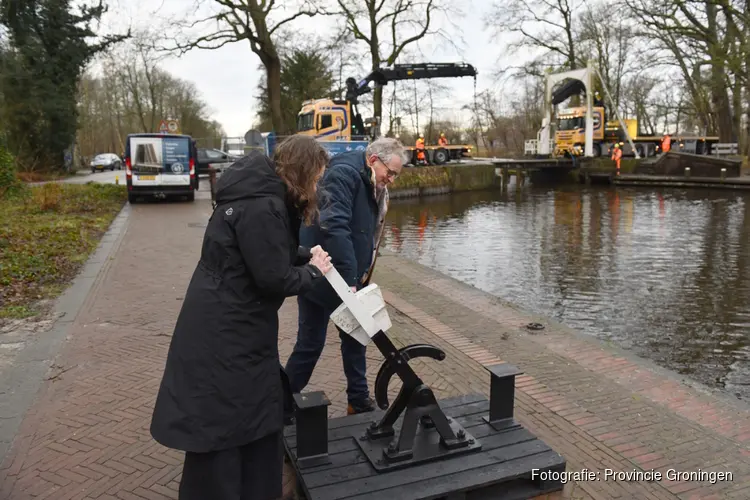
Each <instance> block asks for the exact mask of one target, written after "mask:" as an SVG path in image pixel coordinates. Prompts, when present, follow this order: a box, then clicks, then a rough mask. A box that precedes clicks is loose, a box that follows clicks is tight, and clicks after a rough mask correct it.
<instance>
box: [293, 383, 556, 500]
mask: <svg viewBox="0 0 750 500" xmlns="http://www.w3.org/2000/svg"><path fill="white" fill-rule="evenodd" d="M510 404H511V405H512V398H511V400H510ZM440 406H441V407H442V408H443V411H444V412H445V414H446V415H447V416H449V417H452V418H454V419H455V420H456V421H457V422H458V423H459V424H461V425H462V426H463V427H464V428H465V429H466V432H468V433H469V434H471V435H472V436H473V437H475V438H476V439H477V440H478V441H479V442H480V443H481V450H479V451H476V452H470V453H467V454H464V455H458V456H455V457H450V458H446V459H443V460H439V461H434V462H429V463H425V464H419V465H414V466H412V467H409V468H405V469H397V470H388V471H381V472H378V471H376V470H375V468H374V467H373V466H372V465H371V463H370V461H369V460H368V459H367V457H366V456H365V455H364V454H363V452H362V451H361V447H360V446H359V445H358V443H357V441H356V439H357V438H358V437H359V436H361V435H363V434H364V433H365V429H366V428H367V426H368V425H369V424H370V423H371V422H372V421H374V420H377V419H379V418H381V417H382V415H383V413H384V412H383V411H381V410H378V411H375V412H372V413H366V414H360V415H352V416H347V417H340V418H336V419H330V420H328V429H329V431H328V457H327V458H326V460H325V461H328V462H329V463H326V464H322V465H312V466H311V465H308V466H307V467H305V466H304V465H303V466H302V467H300V465H299V463H298V462H297V460H296V457H297V455H296V452H297V437H296V428H295V426H294V425H291V426H287V427H286V428H285V430H284V443H285V447H286V452H287V454H288V456H289V457H290V459H291V460H290V461H291V462H292V464H293V466H294V468H295V470H296V472H297V478H298V483H299V485H300V488H301V489H302V491H303V492H304V494H305V495H306V497H307V499H308V500H337V499H357V500H375V499H387V500H428V499H433V500H437V499H445V500H454V499H455V500H459V499H461V500H490V499H493V500H495V499H508V500H514V499H527V498H533V497H535V496H538V495H542V494H545V493H551V492H555V491H561V490H562V488H563V484H562V482H561V481H539V480H538V478H537V479H536V480H532V470H539V471H564V470H565V465H566V464H565V459H564V458H563V457H562V456H561V455H560V454H558V453H557V452H555V451H554V450H552V449H551V448H550V447H549V446H547V445H546V444H545V443H544V442H542V441H541V440H539V439H538V438H536V436H534V435H533V434H531V433H530V432H529V431H528V430H526V429H525V428H524V427H523V426H521V425H520V424H519V423H517V422H516V421H515V420H514V419H512V418H509V419H507V420H505V421H501V422H499V423H498V422H496V423H495V424H494V425H493V426H491V425H490V424H488V423H487V418H486V417H487V416H488V414H489V410H490V404H489V401H488V400H487V399H486V398H485V397H484V396H481V395H468V396H461V397H457V398H451V399H445V400H442V401H440ZM398 425H400V421H399V424H398ZM398 430H399V429H396V432H398Z"/></svg>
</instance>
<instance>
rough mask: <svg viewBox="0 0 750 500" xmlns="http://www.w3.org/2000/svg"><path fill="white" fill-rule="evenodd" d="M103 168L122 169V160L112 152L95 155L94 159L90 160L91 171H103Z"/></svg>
mask: <svg viewBox="0 0 750 500" xmlns="http://www.w3.org/2000/svg"><path fill="white" fill-rule="evenodd" d="M105 169H109V170H114V169H117V170H122V160H121V159H120V157H119V156H117V155H116V154H114V153H103V154H100V155H96V156H95V157H94V159H93V160H91V172H92V173H93V172H96V171H97V170H101V171H102V172H103V171H104V170H105Z"/></svg>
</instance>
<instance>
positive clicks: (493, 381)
mask: <svg viewBox="0 0 750 500" xmlns="http://www.w3.org/2000/svg"><path fill="white" fill-rule="evenodd" d="M485 368H486V369H487V371H489V372H490V414H489V416H488V417H484V421H485V422H487V423H488V424H490V425H492V426H493V427H494V428H496V429H497V428H498V427H504V426H505V425H506V424H507V423H510V422H511V421H512V420H513V409H514V406H515V387H516V375H521V374H522V373H523V372H522V371H521V370H519V369H518V367H516V366H513V365H511V364H509V363H500V364H498V365H492V366H487V367H485Z"/></svg>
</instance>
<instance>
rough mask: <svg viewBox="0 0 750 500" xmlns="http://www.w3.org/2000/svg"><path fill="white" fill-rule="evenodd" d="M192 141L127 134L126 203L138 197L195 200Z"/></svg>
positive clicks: (177, 137) (167, 135) (193, 149)
mask: <svg viewBox="0 0 750 500" xmlns="http://www.w3.org/2000/svg"><path fill="white" fill-rule="evenodd" d="M195 155H196V151H195V147H194V145H193V140H192V137H190V136H189V135H175V134H131V135H128V138H127V141H126V144H125V178H126V179H127V185H128V200H129V201H130V203H134V202H135V200H136V198H137V197H138V196H153V197H156V198H162V199H164V198H166V197H168V196H187V198H188V201H193V200H195V190H196V189H198V176H197V175H196V174H195V160H196V157H195Z"/></svg>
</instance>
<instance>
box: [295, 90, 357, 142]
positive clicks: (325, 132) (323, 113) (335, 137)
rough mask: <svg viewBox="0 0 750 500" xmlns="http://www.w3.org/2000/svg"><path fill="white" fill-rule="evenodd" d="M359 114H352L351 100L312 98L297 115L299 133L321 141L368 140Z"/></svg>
mask: <svg viewBox="0 0 750 500" xmlns="http://www.w3.org/2000/svg"><path fill="white" fill-rule="evenodd" d="M361 121H362V120H361V118H359V116H354V117H353V116H352V108H351V105H350V104H349V102H347V101H345V100H336V99H312V100H309V101H305V102H304V103H303V104H302V109H301V110H300V112H299V114H298V115H297V133H298V134H302V135H309V136H312V137H315V138H316V139H317V140H319V141H361V140H367V139H368V138H369V137H368V136H367V135H366V131H365V130H364V126H363V124H362V123H361Z"/></svg>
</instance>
